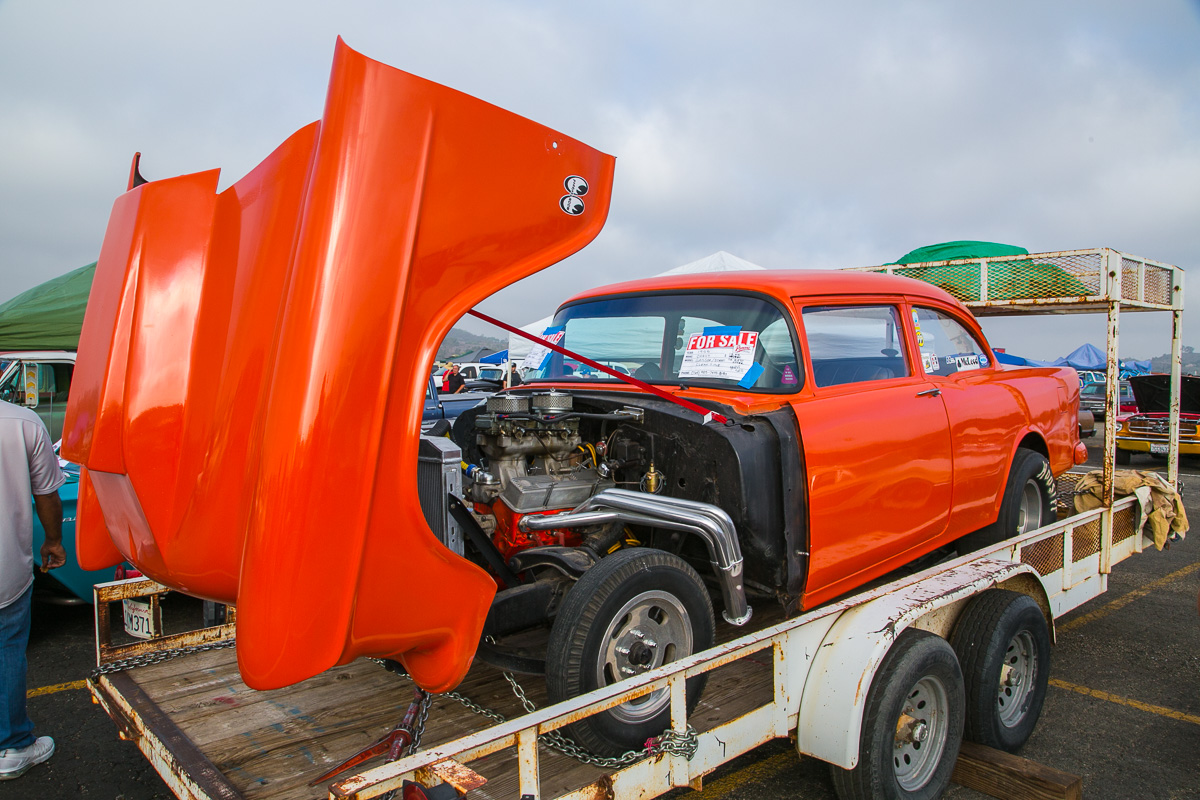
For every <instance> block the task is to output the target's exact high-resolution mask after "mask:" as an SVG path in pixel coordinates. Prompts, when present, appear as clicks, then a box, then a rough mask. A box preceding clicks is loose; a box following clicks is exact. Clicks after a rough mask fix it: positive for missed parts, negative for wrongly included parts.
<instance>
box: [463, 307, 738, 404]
mask: <svg viewBox="0 0 1200 800" xmlns="http://www.w3.org/2000/svg"><path fill="white" fill-rule="evenodd" d="M467 313H468V314H470V315H471V316H473V317H476V318H477V319H481V320H483V321H484V322H490V323H491V324H492V325H495V326H496V327H497V328H503V329H504V330H506V331H508V332H509V333H515V334H516V335H517V336H520V337H522V338H525V339H528V340H529V341H531V342H534V343H536V344H540V345H544V346H546V347H549V348H550V349H551V350H553V351H554V352H556V353H562V354H563V355H564V356H567V357H569V358H573V359H575V360H576V361H578V362H579V363H581V364H587V365H588V366H589V367H591V368H592V369H598V370H600V371H601V372H603V373H604V374H605V375H611V376H613V377H614V378H616V379H617V380H619V381H624V382H625V383H628V384H630V385H631V386H636V387H638V388H639V389H641V390H642V391H646V392H650V393H651V394H656V395H658V396H659V397H661V398H663V399H664V400H670V401H671V402H672V403H674V404H675V405H678V406H683V407H684V408H686V409H687V410H688V411H694V412H696V413H697V414H699V415H700V416H702V417H704V422H708V421H709V420H715V421H716V422H720V423H721V424H725V423H727V422H729V420H728V418H726V417H725V416H723V415H721V414H718V413H717V412H715V411H709V410H708V409H707V408H705V407H704V406H698V405H696V404H695V403H693V402H691V401H690V400H684V399H683V398H682V397H676V396H675V395H673V394H671V393H670V392H665V391H663V390H662V389H660V388H658V387H657V386H651V385H650V384H648V383H646V382H645V381H640V380H638V379H637V378H635V377H633V376H632V375H622V374H621V373H620V372H617V371H616V370H615V369H610V368H609V367H606V366H604V365H603V364H597V363H596V362H595V361H592V360H591V359H590V358H585V357H584V356H581V355H579V354H578V353H572V352H571V351H570V350H568V349H567V348H565V347H560V346H559V345H556V344H552V343H550V342H547V341H546V340H545V339H543V338H542V337H540V336H535V335H533V334H532V333H529V332H527V331H523V330H521V329H520V328H514V327H513V326H512V325H509V324H508V323H505V322H501V321H500V320H498V319H494V318H493V317H489V316H488V315H487V314H484V313H482V312H479V311H475V310H474V309H472V310H470V311H468V312H467Z"/></svg>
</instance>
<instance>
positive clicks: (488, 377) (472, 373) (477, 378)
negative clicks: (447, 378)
mask: <svg viewBox="0 0 1200 800" xmlns="http://www.w3.org/2000/svg"><path fill="white" fill-rule="evenodd" d="M458 366H459V370H458V374H459V375H461V376H462V378H463V381H465V386H466V391H468V392H476V391H478V392H498V391H500V390H501V389H502V388H504V367H502V366H498V365H496V364H481V363H470V362H468V363H464V364H459V365H458Z"/></svg>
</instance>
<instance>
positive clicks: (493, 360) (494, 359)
mask: <svg viewBox="0 0 1200 800" xmlns="http://www.w3.org/2000/svg"><path fill="white" fill-rule="evenodd" d="M505 361H508V351H507V350H501V351H500V352H499V353H492V354H491V355H490V356H484V357H483V358H481V359H479V363H480V364H503V363H504V362H505Z"/></svg>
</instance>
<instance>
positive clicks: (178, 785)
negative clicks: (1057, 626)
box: [89, 481, 1149, 800]
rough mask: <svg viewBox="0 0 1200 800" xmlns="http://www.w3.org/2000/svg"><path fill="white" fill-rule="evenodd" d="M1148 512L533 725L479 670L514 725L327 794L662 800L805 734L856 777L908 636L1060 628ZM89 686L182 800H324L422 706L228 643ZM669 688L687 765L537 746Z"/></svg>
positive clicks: (997, 555)
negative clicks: (433, 788) (964, 615)
mask: <svg viewBox="0 0 1200 800" xmlns="http://www.w3.org/2000/svg"><path fill="white" fill-rule="evenodd" d="M1063 483H1067V481H1063ZM1136 502H1137V501H1136V498H1133V497H1127V498H1122V499H1120V500H1118V501H1116V502H1115V503H1114V504H1113V506H1112V507H1111V508H1101V509H1096V510H1094V511H1089V512H1086V513H1083V514H1077V515H1073V516H1070V517H1068V518H1066V519H1063V520H1060V521H1058V522H1056V523H1055V524H1053V525H1049V526H1047V527H1044V528H1041V529H1039V530H1037V531H1033V532H1031V533H1029V534H1026V535H1024V536H1021V537H1018V538H1015V539H1012V540H1009V541H1007V542H1004V543H1003V544H1001V545H997V546H995V547H992V548H989V549H987V550H985V551H981V552H979V553H974V554H971V555H969V556H964V557H961V558H957V559H954V560H953V561H949V562H947V563H944V564H940V565H938V566H935V567H932V568H930V569H927V570H924V571H922V572H920V573H917V574H914V575H911V576H907V577H903V578H900V579H898V580H893V581H891V582H889V583H886V584H883V585H880V586H876V587H875V588H872V589H870V590H867V591H864V592H861V593H858V594H855V595H853V596H850V597H847V598H844V599H842V600H839V601H837V602H834V603H831V604H829V605H827V606H824V607H822V608H819V609H816V610H813V611H810V612H808V613H806V614H803V615H801V616H798V617H795V618H793V619H790V620H785V621H779V622H775V623H774V624H770V621H769V620H763V621H764V622H766V623H768V624H766V626H765V627H762V628H761V629H759V630H757V631H755V632H753V633H749V634H746V635H742V636H739V637H737V638H735V639H732V640H729V641H725V642H723V643H721V644H719V645H717V646H716V647H714V648H711V649H709V650H706V651H704V652H702V653H697V654H695V655H693V656H691V657H689V658H686V659H683V660H681V661H677V662H673V663H671V664H669V665H667V666H664V667H662V668H660V669H658V670H655V671H653V672H650V673H647V674H646V675H645V676H643V677H641V678H639V679H637V680H630V681H628V682H622V683H620V684H617V685H614V686H610V687H607V688H604V689H600V690H597V691H594V692H591V693H589V694H587V695H583V696H581V697H578V698H574V699H573V700H570V701H568V702H564V703H559V704H558V705H555V706H551V707H549V708H545V709H542V710H538V711H536V712H534V713H525V714H522V711H523V710H522V708H521V706H520V705H519V704H518V702H517V700H516V698H515V696H514V695H513V693H512V690H511V688H510V686H509V684H508V682H507V681H506V680H504V678H503V677H502V675H501V674H500V673H499V672H498V671H496V670H494V669H492V668H490V667H486V666H482V665H481V666H478V667H476V668H474V669H472V671H471V673H470V674H469V675H468V677H467V680H466V681H465V682H464V684H463V685H462V686H461V687H460V688H459V690H458V691H459V693H460V694H461V695H463V696H466V697H469V698H471V699H472V700H473V701H475V702H477V703H479V704H480V705H481V706H484V707H487V708H489V709H492V710H494V711H495V712H497V713H500V714H502V715H504V716H506V717H514V718H512V719H510V720H509V721H507V722H503V723H492V722H491V721H490V720H489V719H487V718H485V717H483V716H481V715H479V714H478V713H477V712H475V711H472V710H470V709H468V708H467V707H466V706H464V705H463V704H462V703H461V702H459V701H457V700H455V699H452V698H447V697H437V698H436V699H435V702H434V704H433V705H432V708H431V711H430V715H429V721H428V724H427V726H426V729H425V735H424V741H423V747H424V749H422V750H420V751H419V752H417V753H416V754H415V755H412V756H409V757H407V758H403V759H401V760H398V761H394V762H391V763H387V764H382V765H380V766H376V767H374V768H373V769H369V770H366V771H365V772H360V773H358V774H356V775H351V776H349V777H341V779H340V780H337V781H336V782H333V783H332V784H330V785H329V787H328V797H330V798H361V799H362V800H366V799H367V798H372V797H379V796H381V795H383V794H385V793H386V792H388V791H390V790H391V789H394V788H397V787H399V786H400V785H401V784H402V782H403V781H404V780H415V781H417V782H422V783H437V782H439V781H440V780H441V779H442V778H443V777H447V776H451V777H452V773H451V772H448V771H447V769H446V768H447V767H448V766H451V765H454V764H466V765H468V766H469V767H470V768H471V769H472V770H474V771H475V772H477V773H479V774H480V775H482V776H483V777H485V778H486V779H487V781H488V782H487V784H486V785H485V786H484V787H482V788H480V789H476V790H475V792H476V793H475V794H473V795H472V796H475V797H481V798H483V797H487V798H492V797H495V798H500V797H513V798H518V797H526V796H530V797H534V798H551V797H554V798H571V799H572V800H575V799H578V800H583V798H596V797H613V798H642V797H656V796H658V795H660V794H663V793H665V792H667V791H669V790H670V789H672V788H674V787H679V786H693V787H699V786H700V782H701V780H702V778H703V777H704V776H705V775H707V774H708V773H710V772H712V771H713V770H715V769H716V768H718V767H720V766H721V765H722V764H725V763H727V762H729V761H730V760H732V759H733V758H736V757H737V756H740V755H742V754H744V753H746V752H749V751H750V750H752V749H753V748H755V747H757V746H758V745H760V744H763V743H765V742H767V741H769V740H771V739H773V738H777V737H786V736H789V735H791V734H792V733H793V732H794V733H795V736H796V746H797V748H798V749H799V751H800V752H801V753H803V754H806V755H810V756H814V757H816V758H820V759H823V760H825V761H829V762H831V763H835V764H840V765H842V766H846V767H850V766H852V765H853V762H854V760H855V759H856V758H857V752H858V737H859V728H860V726H861V721H862V712H863V704H864V703H865V700H866V687H867V686H869V685H870V683H871V679H872V677H873V675H874V673H875V669H876V668H877V667H878V665H879V662H880V661H881V660H882V658H883V656H884V654H885V653H886V652H887V650H888V648H889V647H890V646H891V644H892V642H894V641H895V639H896V637H897V636H898V635H899V634H900V633H901V632H902V631H903V630H905V629H906V628H909V627H914V628H918V629H921V630H926V631H930V632H932V633H935V634H938V635H940V636H946V635H947V634H948V633H949V631H950V629H951V627H952V626H953V624H954V622H955V620H956V619H957V616H958V614H959V612H961V610H962V608H963V606H964V605H965V604H966V602H967V601H968V600H969V599H970V598H972V597H974V596H975V595H977V594H979V593H981V592H983V591H986V590H988V589H990V588H993V587H1001V588H1006V589H1009V590H1013V591H1017V592H1021V593H1023V594H1029V595H1031V596H1033V597H1034V599H1035V600H1037V601H1038V604H1039V606H1041V607H1042V608H1043V611H1044V613H1045V614H1046V615H1047V617H1048V618H1056V617H1059V616H1061V615H1062V614H1065V613H1066V612H1068V611H1070V610H1072V609H1074V608H1076V607H1078V606H1079V605H1081V604H1083V603H1085V602H1087V601H1088V600H1091V599H1092V598H1094V597H1096V596H1098V595H1100V594H1102V593H1103V592H1104V591H1105V589H1106V588H1107V582H1108V573H1109V571H1110V570H1111V568H1112V566H1113V565H1114V564H1117V563H1118V562H1120V561H1122V560H1124V559H1125V558H1128V557H1129V556H1130V555H1132V554H1134V553H1138V552H1141V550H1142V548H1143V547H1144V546H1146V545H1147V544H1149V541H1148V540H1146V539H1145V538H1144V537H1143V536H1141V535H1138V534H1137V531H1136V529H1135V517H1136V511H1135V505H1136ZM135 583H140V586H135V585H131V584H130V582H117V583H114V584H108V585H103V586H99V587H97V600H98V602H97V608H101V607H104V606H105V605H106V604H107V603H108V602H111V601H112V600H111V599H110V598H120V597H128V596H131V595H132V594H134V593H136V592H147V591H149V592H153V591H156V590H158V588H160V587H157V585H156V584H153V582H151V581H145V580H143V581H140V582H138V581H137V580H136V579H135ZM759 616H760V617H765V616H766V615H765V614H762V615H759ZM208 630H209V631H217V630H221V631H222V632H221V633H219V634H215V633H208V634H197V635H194V637H195V636H198V637H200V638H192V639H186V640H174V641H171V640H165V641H164V643H163V644H162V645H160V647H162V648H166V649H168V650H169V649H170V648H174V647H178V646H179V645H180V644H181V643H182V644H185V645H187V644H193V645H194V644H195V643H196V642H197V641H200V640H201V639H203V638H206V637H207V639H208V644H210V645H211V644H213V643H217V642H219V641H220V640H221V637H222V636H226V637H227V636H231V635H232V631H231V630H230V629H229V627H226V628H225V629H208ZM725 630H726V631H732V630H734V629H733V628H732V626H725ZM134 647H135V648H138V650H139V651H140V652H141V655H142V656H143V657H146V656H147V655H148V654H152V653H154V652H156V650H155V647H154V643H150V642H148V643H144V644H140V645H134ZM121 655H124V654H118V657H120V656H121ZM149 657H150V658H154V656H153V655H150V656H149ZM708 671H712V672H713V677H712V679H711V680H710V681H709V684H708V688H707V690H706V692H705V694H704V696H703V698H702V700H701V703H700V705H699V706H698V707H697V709H696V711H695V712H693V714H692V715H691V716H690V717H688V716H687V715H686V714H685V710H684V709H685V706H684V702H683V687H684V681H685V679H686V678H687V677H690V676H692V675H695V674H697V673H700V672H708ZM523 682H524V683H526V684H527V685H526V687H525V690H526V692H527V693H528V695H529V697H530V699H531V700H533V701H534V702H535V703H536V702H538V701H540V700H542V699H543V698H544V697H545V690H544V687H543V685H542V681H541V680H540V679H523ZM89 687H90V689H91V691H92V694H93V695H94V696H95V698H96V700H97V701H98V702H99V703H100V704H101V705H102V706H103V707H104V708H105V710H106V711H107V712H108V713H109V715H110V716H111V717H112V718H113V719H114V720H115V721H116V722H117V724H118V726H119V728H120V730H121V734H122V736H123V737H124V738H128V739H131V740H133V741H134V742H136V743H137V745H138V747H139V748H140V749H141V750H142V752H143V753H144V754H145V755H146V757H147V758H148V759H149V760H150V762H151V763H152V764H153V765H154V766H155V768H156V770H157V771H158V772H159V774H160V775H161V776H162V778H163V780H164V781H166V783H167V785H168V786H169V787H170V788H171V790H172V791H174V792H175V794H176V795H177V796H178V797H180V798H188V799H189V800H235V799H237V798H244V799H245V800H255V799H257V798H271V799H272V800H292V798H306V799H308V798H314V797H320V796H325V795H324V790H323V789H322V788H314V787H310V786H308V783H309V781H310V780H312V779H313V778H314V777H316V776H318V775H320V774H321V773H322V772H324V771H325V770H327V769H328V768H329V767H331V766H332V765H333V764H336V763H338V762H339V761H341V760H342V759H343V758H345V757H347V756H349V755H351V754H353V753H354V752H357V751H358V750H359V749H360V748H362V747H364V746H366V745H368V744H370V743H371V742H373V741H375V740H376V739H378V738H380V737H381V736H382V735H383V734H384V733H386V732H387V731H388V730H389V729H390V728H391V727H392V726H393V725H394V724H395V723H396V722H398V721H399V719H400V717H401V716H402V715H403V714H404V710H405V708H406V707H407V705H408V703H409V701H410V699H411V695H412V684H411V683H410V682H409V681H408V680H407V679H403V678H398V677H397V676H396V675H393V674H391V673H389V672H386V671H385V670H383V669H382V668H380V667H379V666H378V665H376V664H375V663H373V662H370V661H364V660H360V661H357V662H355V663H353V664H349V665H347V666H344V667H339V668H336V669H333V670H330V671H329V672H326V673H324V674H322V675H320V676H317V677H315V678H312V679H310V680H308V681H304V682H303V683H300V684H297V685H296V686H292V687H288V688H286V689H279V690H274V691H268V692H255V691H253V690H250V689H248V688H247V687H246V686H245V685H244V684H243V683H242V682H241V680H240V679H239V677H238V673H237V667H236V663H235V659H234V652H233V649H232V648H217V649H211V650H204V651H200V652H190V653H188V654H186V655H182V656H180V657H178V658H171V659H166V660H163V661H161V662H158V663H150V664H146V665H143V666H136V667H132V668H129V669H124V670H121V671H118V672H114V673H105V674H100V675H98V676H97V677H95V678H93V679H92V680H90V681H89ZM662 687H669V689H670V691H671V697H672V704H671V707H672V715H671V717H672V728H673V729H674V730H675V731H676V732H678V733H680V734H683V733H684V732H685V731H686V730H687V727H688V725H689V724H690V725H691V726H692V727H693V728H694V729H695V730H696V731H697V737H696V740H697V748H696V752H695V754H694V756H693V757H692V758H691V759H688V758H686V757H684V756H682V755H672V754H663V755H660V756H654V757H649V758H645V759H643V760H641V761H638V762H635V763H633V764H631V765H629V766H625V767H621V768H617V769H614V768H606V767H601V766H594V765H591V764H587V763H583V762H580V761H577V760H575V759H573V758H570V757H568V756H565V755H562V754H561V753H558V752H555V751H554V750H552V749H550V748H549V747H547V746H546V745H545V744H544V743H542V744H540V745H539V743H538V735H539V734H546V733H548V732H550V731H553V730H556V729H558V728H560V727H562V726H563V725H565V724H567V723H569V722H571V721H572V720H575V719H578V718H580V717H583V716H587V715H588V714H590V713H595V712H598V711H601V710H603V709H605V708H610V707H612V706H614V705H618V704H620V703H622V702H626V701H628V700H629V699H631V698H633V697H636V696H639V695H642V694H645V693H647V692H650V691H654V690H656V689H659V688H662ZM517 714H521V715H520V716H517ZM452 779H453V777H452Z"/></svg>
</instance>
